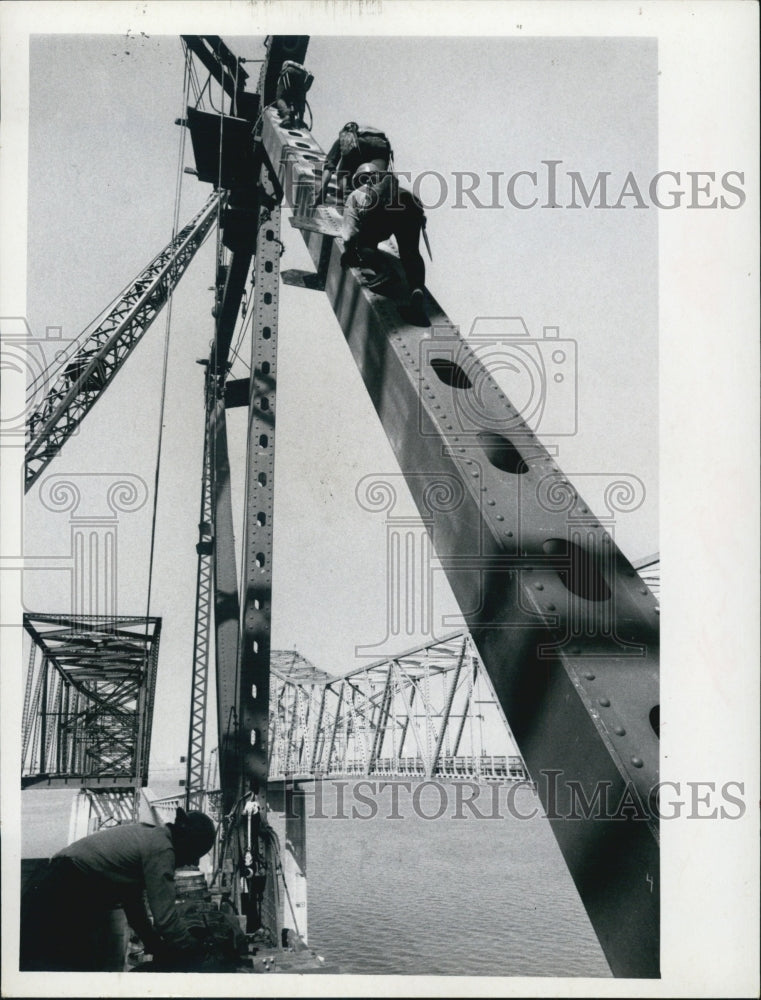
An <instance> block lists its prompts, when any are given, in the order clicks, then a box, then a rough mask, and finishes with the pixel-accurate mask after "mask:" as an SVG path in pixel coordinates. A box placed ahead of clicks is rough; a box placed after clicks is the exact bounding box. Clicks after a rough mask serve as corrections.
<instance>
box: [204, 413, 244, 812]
mask: <svg viewBox="0 0 761 1000" xmlns="http://www.w3.org/2000/svg"><path fill="white" fill-rule="evenodd" d="M210 420H211V430H210V442H211V447H212V451H213V456H212V468H213V483H214V490H213V513H212V516H213V521H214V631H215V655H216V667H217V670H216V673H217V727H218V732H219V755H218V756H219V777H220V788H222V789H223V796H224V798H223V803H222V808H223V811H224V812H225V813H227V812H229V811H230V809H231V808H232V805H233V803H234V801H235V799H236V792H237V787H238V781H237V768H238V753H237V745H236V739H237V732H238V726H237V722H238V719H237V713H236V701H237V681H238V656H239V650H238V638H239V637H238V628H239V617H240V612H239V609H240V603H239V600H238V575H237V571H236V562H235V538H234V536H233V509H232V498H231V495H230V462H229V459H228V454H227V421H226V419H225V407H224V403H223V402H222V400H217V402H216V403H215V405H214V408H213V410H212V411H211V416H210Z"/></svg>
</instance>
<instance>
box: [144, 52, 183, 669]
mask: <svg viewBox="0 0 761 1000" xmlns="http://www.w3.org/2000/svg"><path fill="white" fill-rule="evenodd" d="M190 61H191V57H190V53H189V52H188V51H187V50H186V52H185V73H184V78H183V87H182V106H183V108H186V107H187V103H188V92H189V89H190ZM184 162H185V129H184V128H183V129H181V130H180V148H179V154H178V157H177V176H176V179H175V192H174V218H173V219H172V242H174V239H175V237H176V236H177V232H178V229H179V220H180V199H181V195H182V178H183V165H184ZM168 285H169V295H168V298H167V304H166V323H165V326H164V359H163V366H162V372H161V403H160V406H159V433H158V444H157V447H156V469H155V473H154V480H153V511H152V514H151V544H150V554H149V557H148V597H147V599H146V605H145V618H146V622H145V631H146V635H147V634H148V619H149V618H150V615H151V591H152V589H153V561H154V555H155V550H156V516H157V512H158V501H159V480H160V476H161V446H162V442H163V436H164V409H165V404H166V383H167V369H168V366H169V336H170V332H171V324H172V301H173V298H174V281H170V282H168ZM148 655H149V654H148V647H147V645H146V650H145V657H146V661H147V659H148Z"/></svg>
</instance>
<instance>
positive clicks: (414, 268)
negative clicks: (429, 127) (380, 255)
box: [341, 160, 428, 326]
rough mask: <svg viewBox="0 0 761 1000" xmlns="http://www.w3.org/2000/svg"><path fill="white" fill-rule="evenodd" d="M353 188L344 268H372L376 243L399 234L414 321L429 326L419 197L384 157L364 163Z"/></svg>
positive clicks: (347, 209) (346, 223)
mask: <svg viewBox="0 0 761 1000" xmlns="http://www.w3.org/2000/svg"><path fill="white" fill-rule="evenodd" d="M352 183H353V185H354V190H353V191H352V193H351V194H350V195H349V197H348V199H347V201H346V207H345V209H344V216H343V228H342V233H341V235H342V238H343V241H344V252H343V254H342V255H341V266H342V267H361V266H362V265H363V264H364V265H366V266H367V265H370V266H371V267H374V266H375V264H376V262H377V254H376V252H375V251H376V250H377V247H378V244H379V243H381V242H383V241H384V240H387V239H389V238H390V237H391V236H394V237H395V238H396V245H397V248H398V250H399V259H400V261H401V264H402V267H403V268H404V274H405V277H406V279H407V284H408V285H409V288H410V307H409V309H408V310H407V311H406V312H407V315H406V316H405V318H408V319H409V320H410V322H412V323H414V324H416V325H417V326H427V325H428V318H427V316H426V312H425V305H424V302H425V293H424V291H423V286H424V284H425V263H424V261H423V258H422V256H421V254H420V250H419V244H420V234H421V232H424V228H425V212H424V211H423V206H422V205H421V204H420V201H419V200H418V199H417V198H416V197H415V195H414V194H412V192H411V191H407V190H406V188H403V187H401V185H400V184H399V181H398V179H397V177H396V175H395V174H394V173H393V172H392V171H390V170H387V169H386V168H385V166H384V164H383V162H382V161H381V160H372V161H370V162H369V163H363V164H362V166H360V167H359V169H358V170H357V171H356V173H355V174H354V178H353V182H352Z"/></svg>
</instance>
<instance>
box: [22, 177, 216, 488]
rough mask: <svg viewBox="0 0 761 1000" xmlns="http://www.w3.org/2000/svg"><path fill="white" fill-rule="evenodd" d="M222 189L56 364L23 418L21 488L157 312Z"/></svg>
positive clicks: (54, 452)
mask: <svg viewBox="0 0 761 1000" xmlns="http://www.w3.org/2000/svg"><path fill="white" fill-rule="evenodd" d="M219 198H220V193H219V192H217V191H215V192H214V193H213V194H212V195H211V197H210V198H209V199H208V201H207V202H206V204H205V205H204V207H203V208H202V209H201V211H200V212H198V213H197V215H195V216H194V218H192V219H191V220H190V222H189V223H188V224H187V225H186V226H185V227H184V229H182V230H181V231H180V232H179V233H178V234H177V236H176V237H175V238H174V239H173V240H171V242H170V243H169V244H168V245H167V246H166V247H165V248H164V249H163V250H162V251H161V253H159V254H158V255H157V256H156V257H154V259H153V260H152V261H151V262H150V264H148V266H147V267H146V268H144V269H143V270H142V271H141V272H140V274H139V275H138V276H137V277H136V278H135V280H134V281H133V282H132V283H131V284H130V285H129V287H128V288H127V290H126V291H125V292H124V293H123V294H122V295H121V296H120V297H119V299H118V300H117V302H116V304H115V305H114V306H112V307H111V309H109V311H108V312H107V314H106V315H105V316H104V317H103V318H102V319H101V320H100V321H99V322H98V324H97V326H96V327H95V328H94V329H93V330H92V331H91V333H90V334H89V335H88V336H87V338H86V339H85V340H83V341H82V343H81V345H80V347H79V350H78V351H77V353H76V354H74V355H73V356H72V357H71V358H69V359H68V360H67V361H65V362H64V364H63V365H62V366H61V368H59V370H58V372H57V374H56V376H55V377H54V379H53V381H52V385H51V387H50V389H49V390H48V391H47V393H46V394H45V397H44V399H43V400H42V402H41V403H40V404H39V405H38V406H37V407H36V408H35V409H34V410H33V411H32V413H31V414H30V416H29V419H28V422H27V448H26V474H25V486H24V488H25V491H26V492H28V491H29V489H30V488H31V486H32V485H33V484H34V483H35V482H36V481H37V479H38V478H39V476H40V475H41V474H42V472H43V471H44V470H45V468H46V467H47V465H48V464H49V463H50V462H51V461H52V459H53V458H55V456H56V455H57V454H58V452H59V451H60V450H61V448H62V447H63V445H64V444H65V443H66V441H67V440H68V439H69V438H70V437H71V435H72V434H73V433H74V431H75V430H76V428H77V427H78V426H79V425H80V423H81V422H82V421H83V420H84V418H85V416H86V415H87V414H88V413H89V412H90V410H91V409H92V408H93V406H94V405H95V403H96V402H97V401H98V400H99V399H100V397H101V396H102V395H103V393H104V392H105V390H106V389H107V388H108V386H109V385H110V384H111V382H112V381H113V379H114V376H115V375H116V373H117V372H118V371H119V369H120V368H121V366H122V365H123V364H124V362H125V361H126V360H127V358H128V357H129V355H130V354H131V353H132V351H133V350H134V348H135V346H136V345H137V343H138V342H139V340H140V339H141V338H142V336H143V334H144V333H145V331H146V330H147V329H148V327H149V326H150V325H151V323H152V322H153V321H154V320H155V318H156V317H157V316H158V314H159V313H160V312H161V309H162V308H163V306H164V304H165V302H166V301H167V299H168V298H169V296H170V294H171V293H172V291H173V290H174V288H175V286H176V285H177V283H178V282H179V280H180V278H181V277H182V275H183V274H184V273H185V271H186V269H187V267H188V265H189V264H190V262H191V260H192V259H193V257H194V256H195V254H196V251H197V250H198V249H199V247H200V246H201V244H202V243H203V241H204V238H205V237H206V235H207V233H208V232H209V230H210V229H211V227H212V225H213V223H214V221H215V218H216V211H217V203H218V201H219Z"/></svg>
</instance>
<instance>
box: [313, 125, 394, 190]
mask: <svg viewBox="0 0 761 1000" xmlns="http://www.w3.org/2000/svg"><path fill="white" fill-rule="evenodd" d="M392 156H393V154H392V151H391V143H390V142H389V141H388V139H387V138H386V136H385V134H384V133H383V132H381V131H380V130H379V129H377V128H371V127H370V126H369V125H357V123H356V122H347V123H346V124H345V125H344V127H343V128H342V129H341V131H340V132H339V133H338V138H337V139H336V141H335V142H334V143H333V145H332V146H331V147H330V149H329V150H328V155H327V156H326V157H325V164H324V166H323V168H322V180H321V182H320V190H319V191H318V193H317V197H316V198H315V200H314V205H315V207H317V206H318V205H322V204H323V203H324V201H325V197H326V195H327V193H328V185H329V184H330V179H331V177H332V176H333V174H335V175H336V186H337V188H338V198H339V200H343V199H344V198H345V197H346V195H347V194H348V193H349V191H350V190H351V179H352V177H353V176H354V174H355V173H356V171H357V170H358V169H359V167H361V166H362V164H363V163H367V162H368V161H369V160H373V161H375V162H377V163H382V164H383V169H384V170H388V168H389V166H390V165H391V159H392Z"/></svg>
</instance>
